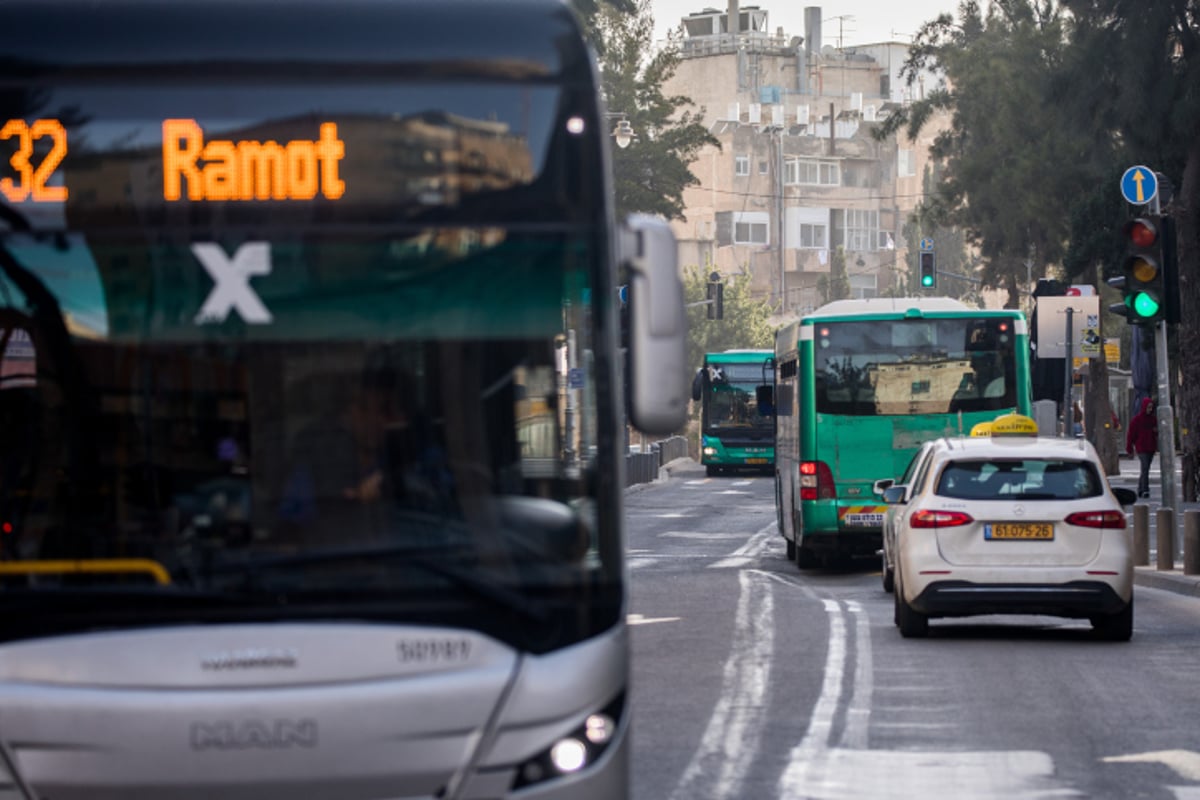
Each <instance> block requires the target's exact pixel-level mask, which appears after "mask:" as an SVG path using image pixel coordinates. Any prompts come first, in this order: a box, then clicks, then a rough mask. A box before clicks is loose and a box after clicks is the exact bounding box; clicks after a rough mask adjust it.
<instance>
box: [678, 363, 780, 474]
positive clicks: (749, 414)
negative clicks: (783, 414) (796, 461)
mask: <svg viewBox="0 0 1200 800" xmlns="http://www.w3.org/2000/svg"><path fill="white" fill-rule="evenodd" d="M774 381H775V353H774V352H773V351H771V350H726V351H724V352H721V353H707V354H705V356H704V364H703V365H702V366H701V367H700V369H698V370H696V376H695V378H693V380H692V400H695V401H696V402H698V403H700V463H701V464H703V465H704V467H705V470H706V471H707V472H708V474H709V475H717V474H719V473H721V472H724V471H726V470H741V469H746V468H751V469H756V470H759V471H763V472H766V473H767V474H770V473H771V471H772V470H773V468H774V464H775V408H774V403H773V401H772V399H771V398H772V395H773V384H774Z"/></svg>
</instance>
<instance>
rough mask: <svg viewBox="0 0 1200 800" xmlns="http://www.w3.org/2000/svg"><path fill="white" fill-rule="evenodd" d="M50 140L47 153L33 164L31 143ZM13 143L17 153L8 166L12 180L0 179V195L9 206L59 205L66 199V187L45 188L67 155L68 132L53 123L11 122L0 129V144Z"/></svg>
mask: <svg viewBox="0 0 1200 800" xmlns="http://www.w3.org/2000/svg"><path fill="white" fill-rule="evenodd" d="M45 138H48V139H50V142H51V144H50V152H48V153H46V154H45V155H44V156H42V157H41V158H40V160H37V163H34V162H35V154H34V152H33V143H34V141H35V140H37V139H45ZM5 140H14V141H15V144H16V151H15V152H14V153H13V154H12V156H10V157H9V159H8V163H9V166H10V167H11V168H12V172H13V173H14V174H15V177H5V178H0V194H3V195H4V196H5V197H6V198H7V199H8V201H9V202H10V203H21V202H24V201H26V200H32V201H33V202H35V203H61V202H63V201H65V200H66V199H67V187H65V186H47V185H46V184H47V182H48V181H49V179H50V176H51V175H53V174H54V170H56V169H58V165H59V164H60V163H62V160H63V157H64V156H66V154H67V130H66V128H64V127H63V125H62V123H61V122H59V121H58V120H56V119H38V120H34V121H33V123H32V124H28V123H26V122H25V121H24V120H20V119H10V120H9V121H8V122H6V123H4V127H3V128H0V141H5Z"/></svg>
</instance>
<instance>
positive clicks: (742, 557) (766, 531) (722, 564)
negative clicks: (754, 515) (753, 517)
mask: <svg viewBox="0 0 1200 800" xmlns="http://www.w3.org/2000/svg"><path fill="white" fill-rule="evenodd" d="M774 532H775V523H774V522H772V523H771V524H770V525H767V526H766V527H763V528H759V529H758V530H757V531H755V532H754V534H753V535H751V536H750V538H749V539H747V540H746V543H745V544H744V545H742V546H741V547H739V548H738V549H737V550H734V551H733V552H732V553H730V554H729V555H728V556H726V557H725V558H722V559H721V560H720V561H717V562H715V563H713V564H710V565H709V569H730V568H732V567H749V566H752V565H753V564H754V562H755V561H757V560H758V558H759V556H761V555H763V554H764V553H765V552H766V551H767V550H768V549H769V548H770V546H771V539H772V537H773V534H774Z"/></svg>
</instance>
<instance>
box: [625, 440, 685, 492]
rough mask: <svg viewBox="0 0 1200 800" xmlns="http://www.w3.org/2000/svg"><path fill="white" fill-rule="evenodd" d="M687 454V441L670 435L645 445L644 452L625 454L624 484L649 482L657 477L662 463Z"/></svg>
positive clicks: (631, 484)
mask: <svg viewBox="0 0 1200 800" xmlns="http://www.w3.org/2000/svg"><path fill="white" fill-rule="evenodd" d="M687 454H688V441H687V438H686V437H683V436H671V437H668V438H666V439H660V440H659V441H657V442H651V443H649V444H647V445H646V452H642V453H629V454H627V455H626V456H625V485H626V486H633V485H635V484H639V483H650V482H651V481H654V480H657V479H658V471H659V469H661V468H662V466H663V465H664V464H668V463H670V462H671V461H674V460H675V459H677V458H684V457H685V456H687Z"/></svg>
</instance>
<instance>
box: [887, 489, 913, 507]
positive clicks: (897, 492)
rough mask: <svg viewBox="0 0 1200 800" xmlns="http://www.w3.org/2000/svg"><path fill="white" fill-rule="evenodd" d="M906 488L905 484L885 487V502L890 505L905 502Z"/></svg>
mask: <svg viewBox="0 0 1200 800" xmlns="http://www.w3.org/2000/svg"><path fill="white" fill-rule="evenodd" d="M906 488H907V487H905V486H889V487H888V488H886V489H884V490H883V502H885V503H887V504H888V505H893V504H897V503H903V502H904V490H905V489H906Z"/></svg>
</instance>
